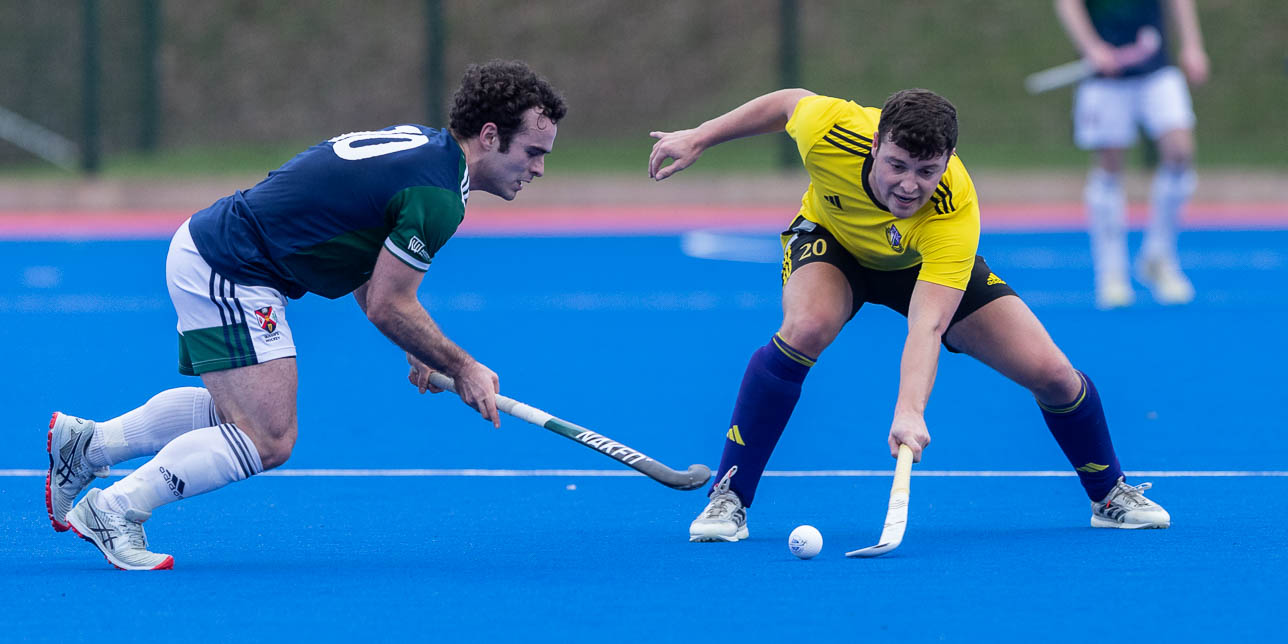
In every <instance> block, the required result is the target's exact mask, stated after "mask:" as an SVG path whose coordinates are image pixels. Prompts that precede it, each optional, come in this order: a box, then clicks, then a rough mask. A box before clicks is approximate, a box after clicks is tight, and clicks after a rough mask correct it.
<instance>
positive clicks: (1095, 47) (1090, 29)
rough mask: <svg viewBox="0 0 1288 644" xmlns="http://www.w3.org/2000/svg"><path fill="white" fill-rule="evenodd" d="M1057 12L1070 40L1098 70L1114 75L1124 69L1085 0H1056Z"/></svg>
mask: <svg viewBox="0 0 1288 644" xmlns="http://www.w3.org/2000/svg"><path fill="white" fill-rule="evenodd" d="M1055 13H1056V15H1057V16H1059V17H1060V24H1062V25H1064V30H1065V32H1067V33H1068V34H1069V40H1072V41H1073V45H1074V47H1077V48H1078V51H1079V52H1080V53H1081V54H1082V57H1083V58H1085V59H1086V60H1087V62H1089V63H1091V66H1092V67H1094V68H1095V69H1096V71H1098V72H1101V73H1103V74H1108V75H1110V76H1114V75H1116V74H1117V73H1118V72H1119V71H1121V70H1122V68H1121V67H1120V66H1119V64H1118V60H1117V59H1116V58H1115V57H1114V48H1113V47H1112V46H1110V45H1109V44H1108V43H1106V42H1105V41H1104V39H1103V38H1101V37H1100V34H1098V33H1096V28H1095V26H1094V25H1092V24H1091V16H1090V15H1089V14H1088V13H1087V6H1086V5H1085V4H1083V0H1055Z"/></svg>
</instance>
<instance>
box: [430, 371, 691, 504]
mask: <svg viewBox="0 0 1288 644" xmlns="http://www.w3.org/2000/svg"><path fill="white" fill-rule="evenodd" d="M429 382H430V384H432V385H434V386H435V387H439V388H442V389H446V390H448V391H450V392H452V393H456V382H455V381H453V380H452V379H451V378H449V377H447V376H445V375H443V374H441V373H439V372H437V371H435V372H434V373H431V374H430V375H429ZM496 408H497V409H500V410H501V411H503V412H505V413H507V414H509V415H511V416H514V417H515V418H518V419H519V420H525V421H527V422H529V423H532V424H533V425H536V426H538V427H544V428H546V429H548V430H550V431H552V432H554V433H556V434H559V435H561V436H564V437H566V438H571V439H572V440H574V441H577V442H578V443H581V444H582V445H585V446H586V447H589V448H590V449H593V450H595V451H596V452H599V453H600V454H605V455H607V456H609V457H611V458H613V459H614V460H616V461H618V462H619V463H621V464H623V465H625V466H627V467H630V468H632V469H634V470H635V471H637V472H639V473H641V474H643V475H644V476H647V477H649V478H651V479H653V480H654V481H657V482H658V483H661V484H662V485H665V486H667V487H669V488H674V489H676V490H696V489H698V488H700V487H702V486H703V485H705V484H706V482H707V481H708V480H710V479H711V469H710V468H708V467H707V466H706V465H702V464H700V463H695V464H693V465H690V466H689V469H688V470H687V471H684V472H681V471H679V470H674V469H671V468H669V467H667V466H666V465H663V464H662V463H660V462H658V461H655V460H653V459H652V458H649V457H648V456H645V455H644V454H643V453H642V452H640V451H638V450H636V449H633V448H630V447H627V446H625V445H623V444H621V443H619V442H617V441H615V440H613V439H611V438H609V437H607V436H604V435H603V434H599V433H596V432H592V431H590V430H589V429H586V428H585V427H582V426H580V425H577V424H574V423H570V422H568V421H566V420H563V419H562V418H557V417H555V416H553V415H551V414H548V413H546V412H544V411H541V410H540V409H537V408H536V407H533V406H531V405H526V404H524V403H521V402H519V401H517V400H515V399H513V398H508V397H506V396H502V395H501V394H497V395H496Z"/></svg>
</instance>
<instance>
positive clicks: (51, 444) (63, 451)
mask: <svg viewBox="0 0 1288 644" xmlns="http://www.w3.org/2000/svg"><path fill="white" fill-rule="evenodd" d="M94 428H95V425H94V421H91V420H85V419H84V418H77V417H75V416H69V415H67V414H64V413H62V412H59V411H56V412H54V415H53V417H51V418H50V419H49V437H48V439H46V441H45V451H47V452H49V473H48V474H46V475H45V509H46V510H49V522H50V523H51V524H53V526H54V530H57V531H58V532H66V531H67V528H68V525H67V511H68V510H71V509H72V504H73V503H75V502H76V497H77V496H79V495H80V493H81V490H84V489H85V486H86V485H89V482H90V481H92V480H93V479H94V477H95V476H98V477H103V476H107V473H108V468H106V467H103V468H99V469H97V470H95V469H93V468H91V467H90V465H89V463H86V462H85V453H86V452H88V451H89V441H90V439H91V438H93V436H94Z"/></svg>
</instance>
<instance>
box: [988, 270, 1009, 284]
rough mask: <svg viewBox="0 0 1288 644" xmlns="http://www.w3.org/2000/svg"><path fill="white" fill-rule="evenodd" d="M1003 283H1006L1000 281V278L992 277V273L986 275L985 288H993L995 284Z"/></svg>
mask: <svg viewBox="0 0 1288 644" xmlns="http://www.w3.org/2000/svg"><path fill="white" fill-rule="evenodd" d="M1005 283H1006V282H1004V281H1002V278H1000V277H998V276H996V275H994V274H992V273H989V274H988V282H987V284H986V286H994V285H996V284H1005Z"/></svg>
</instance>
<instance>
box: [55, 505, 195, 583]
mask: <svg viewBox="0 0 1288 644" xmlns="http://www.w3.org/2000/svg"><path fill="white" fill-rule="evenodd" d="M99 492H100V491H99V490H98V489H97V488H95V489H93V490H90V491H89V493H88V494H86V495H85V498H83V499H81V501H80V503H77V504H76V507H74V508H72V511H71V512H69V513H68V514H67V522H68V523H70V524H71V527H72V530H73V531H75V532H76V534H77V535H80V537H81V538H82V539H84V540H86V541H88V542H90V543H92V544H94V547H96V548H98V549H99V551H100V552H102V553H103V556H104V557H107V561H108V562H109V563H111V564H112V565H113V566H116V567H117V568H120V569H121V570H171V569H173V568H174V557H171V556H170V555H163V554H161V553H158V552H151V551H149V550H148V537H147V535H146V534H144V532H143V522H144V521H147V519H148V517H150V516H152V513H151V512H138V511H135V510H127V511H126V512H125V514H120V513H117V512H112V511H110V510H105V509H103V508H101V507H99V506H98V504H97V501H98V497H99Z"/></svg>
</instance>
